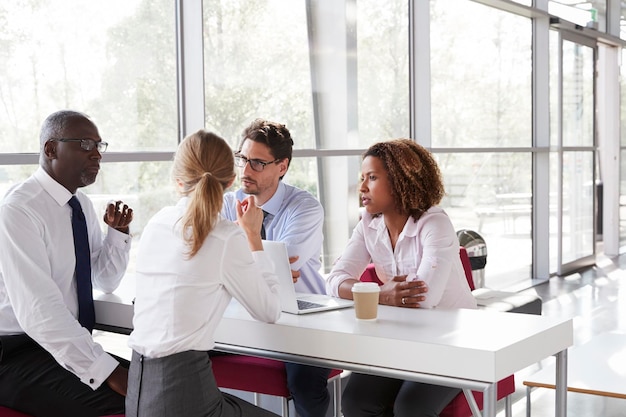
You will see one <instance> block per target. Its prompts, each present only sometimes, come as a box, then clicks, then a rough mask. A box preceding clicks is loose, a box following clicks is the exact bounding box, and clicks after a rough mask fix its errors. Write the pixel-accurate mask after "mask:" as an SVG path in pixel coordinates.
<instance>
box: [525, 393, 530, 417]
mask: <svg viewBox="0 0 626 417" xmlns="http://www.w3.org/2000/svg"><path fill="white" fill-rule="evenodd" d="M530 391H531V388H530V387H529V386H527V387H526V417H530Z"/></svg>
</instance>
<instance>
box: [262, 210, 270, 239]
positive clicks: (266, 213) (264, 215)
mask: <svg viewBox="0 0 626 417" xmlns="http://www.w3.org/2000/svg"><path fill="white" fill-rule="evenodd" d="M268 214H269V213H268V212H267V211H265V210H263V223H261V239H264V240H265V218H266V217H267V215H268Z"/></svg>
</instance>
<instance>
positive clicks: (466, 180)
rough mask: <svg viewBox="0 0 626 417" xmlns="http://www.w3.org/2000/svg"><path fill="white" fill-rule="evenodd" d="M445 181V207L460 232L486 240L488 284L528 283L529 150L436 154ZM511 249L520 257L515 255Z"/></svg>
mask: <svg viewBox="0 0 626 417" xmlns="http://www.w3.org/2000/svg"><path fill="white" fill-rule="evenodd" d="M435 156H436V158H437V161H438V163H439V166H440V168H441V171H442V173H443V176H444V181H445V185H446V197H445V199H444V200H443V202H442V207H444V208H445V210H446V211H447V212H448V214H449V215H450V218H451V219H452V224H454V227H455V228H456V230H457V231H458V230H460V229H469V230H473V231H475V232H478V233H479V234H480V235H481V236H482V237H483V239H484V240H485V242H486V244H487V266H486V267H485V286H487V287H490V288H496V289H506V288H509V289H510V288H512V287H514V286H515V284H516V283H521V282H523V281H528V277H529V276H530V268H531V263H532V241H531V214H532V209H531V207H532V206H531V199H532V192H531V190H532V183H531V178H532V177H531V175H532V174H531V166H532V164H531V160H532V159H531V155H530V153H502V154H499V153H453V154H452V153H451V154H441V153H437V154H435ZM511 248H515V255H514V256H511Z"/></svg>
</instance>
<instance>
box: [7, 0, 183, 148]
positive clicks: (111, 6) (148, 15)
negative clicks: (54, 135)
mask: <svg viewBox="0 0 626 417" xmlns="http://www.w3.org/2000/svg"><path fill="white" fill-rule="evenodd" d="M0 22H1V23H2V24H1V25H0V42H1V45H2V47H1V48H0V62H2V65H0V91H1V95H2V106H1V109H0V132H3V133H4V134H2V135H0V149H2V152H10V153H14V152H38V151H39V146H38V141H37V138H38V136H39V128H40V127H41V123H42V121H43V120H44V118H45V117H46V116H48V115H49V114H50V113H52V112H54V111H57V110H60V109H63V108H71V109H75V110H80V111H84V112H85V113H87V114H89V115H90V116H92V117H93V118H94V120H95V121H96V123H97V124H98V127H99V128H100V133H101V135H102V137H103V138H104V139H105V140H107V141H108V142H109V143H110V147H109V149H110V151H117V152H120V151H132V150H173V149H174V147H175V146H176V144H177V112H176V48H175V43H176V42H175V30H174V27H175V12H174V2H171V1H168V0H155V1H150V2H148V1H142V0H111V1H107V2H80V1H79V2H77V1H70V0H60V1H56V0H55V1H50V0H39V1H26V0H19V1H5V2H2V5H1V6H0ZM155 35H158V36H155Z"/></svg>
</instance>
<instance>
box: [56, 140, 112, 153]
mask: <svg viewBox="0 0 626 417" xmlns="http://www.w3.org/2000/svg"><path fill="white" fill-rule="evenodd" d="M50 140H54V141H57V142H80V147H81V149H84V150H86V151H93V149H94V148H98V152H100V153H104V152H106V150H107V147H108V146H109V144H108V143H107V142H104V141H100V142H97V141H95V140H93V139H89V138H85V139H66V138H60V139H50Z"/></svg>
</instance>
